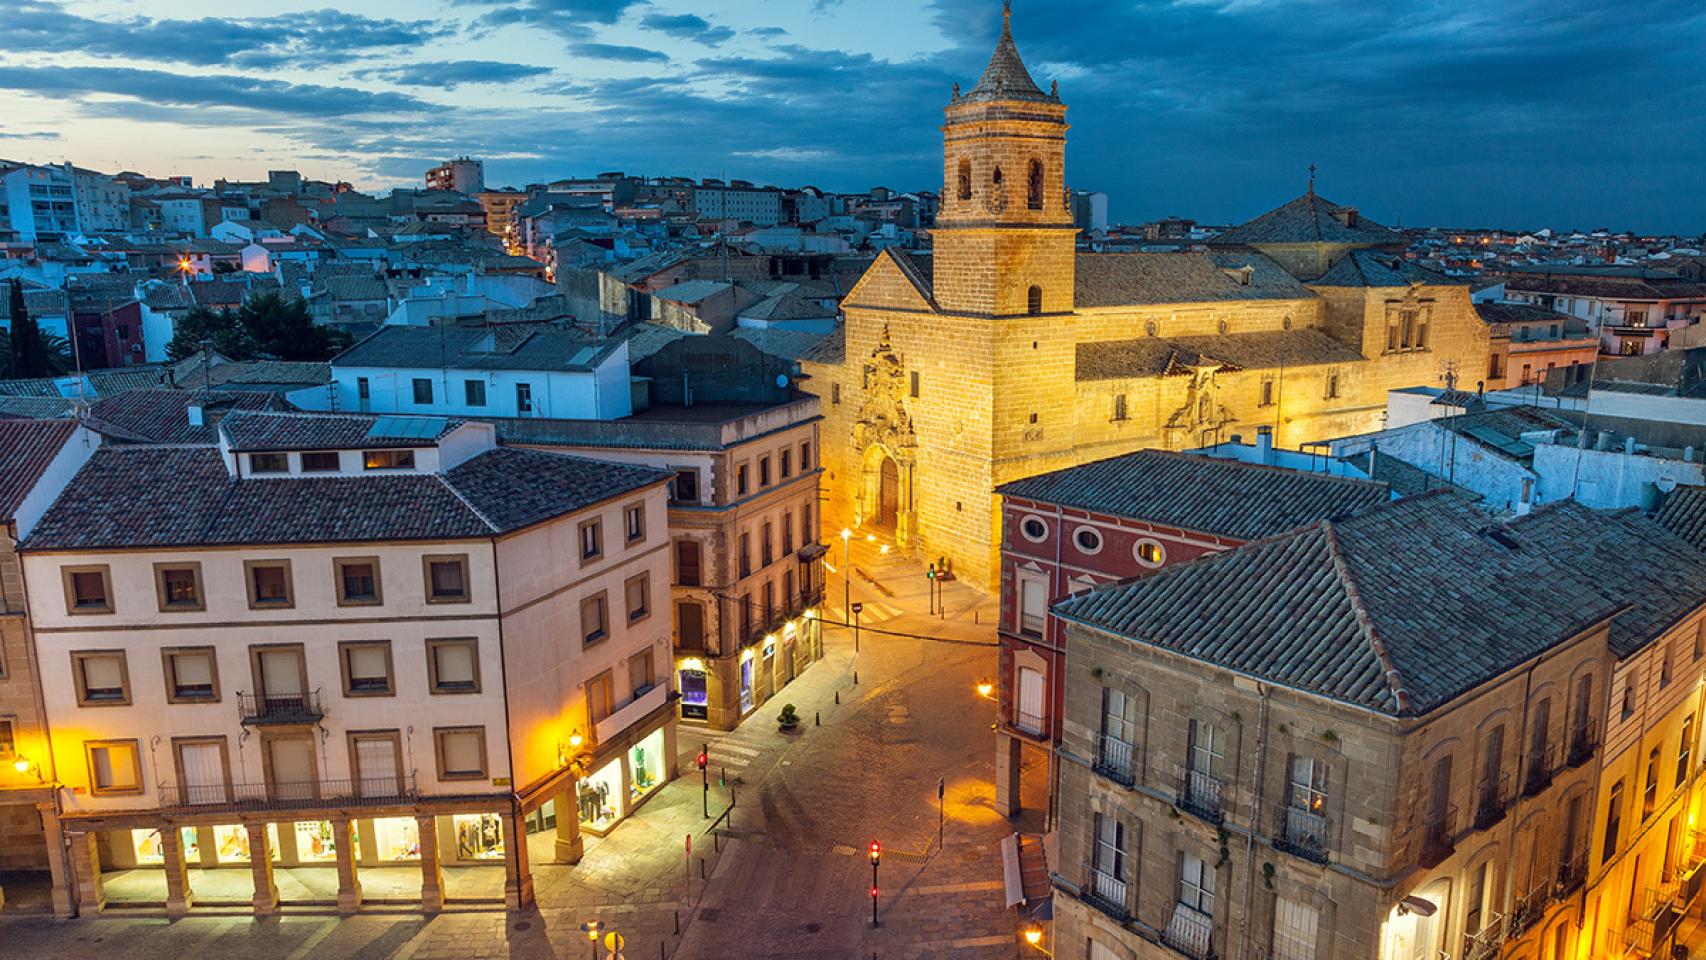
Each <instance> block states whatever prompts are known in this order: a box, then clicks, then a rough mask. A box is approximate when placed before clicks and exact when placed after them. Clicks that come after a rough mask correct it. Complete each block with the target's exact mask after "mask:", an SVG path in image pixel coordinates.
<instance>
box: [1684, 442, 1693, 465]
mask: <svg viewBox="0 0 1706 960" xmlns="http://www.w3.org/2000/svg"><path fill="white" fill-rule="evenodd" d="M1682 459H1683V462H1684V463H1693V462H1694V446H1693V444H1690V445H1688V446H1686V447H1683V448H1682Z"/></svg>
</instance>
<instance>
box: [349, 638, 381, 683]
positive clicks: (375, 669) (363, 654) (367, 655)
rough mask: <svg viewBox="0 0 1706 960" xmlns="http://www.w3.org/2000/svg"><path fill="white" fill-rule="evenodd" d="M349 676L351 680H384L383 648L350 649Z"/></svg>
mask: <svg viewBox="0 0 1706 960" xmlns="http://www.w3.org/2000/svg"><path fill="white" fill-rule="evenodd" d="M349 675H350V679H352V680H357V679H359V680H369V679H372V680H383V679H386V671H385V648H384V647H382V646H378V645H374V646H369V647H350V648H349Z"/></svg>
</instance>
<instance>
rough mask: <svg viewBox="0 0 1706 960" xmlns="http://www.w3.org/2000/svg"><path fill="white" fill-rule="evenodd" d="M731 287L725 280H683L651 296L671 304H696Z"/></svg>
mask: <svg viewBox="0 0 1706 960" xmlns="http://www.w3.org/2000/svg"><path fill="white" fill-rule="evenodd" d="M733 286H734V284H732V283H730V282H728V281H727V280H683V281H681V282H680V283H678V284H675V285H674V286H670V287H665V288H663V289H662V290H658V291H656V292H654V293H653V294H652V296H654V297H656V298H658V299H659V300H668V301H669V302H671V303H686V304H696V303H703V302H705V301H706V300H709V299H711V298H712V297H714V296H717V295H718V294H720V293H726V292H727V291H728V290H729V288H730V287H733Z"/></svg>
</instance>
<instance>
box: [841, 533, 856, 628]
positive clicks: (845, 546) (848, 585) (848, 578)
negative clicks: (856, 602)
mask: <svg viewBox="0 0 1706 960" xmlns="http://www.w3.org/2000/svg"><path fill="white" fill-rule="evenodd" d="M852 553H853V531H851V530H849V529H847V528H846V527H842V528H841V612H842V615H843V616H844V617H845V615H846V613H847V610H848V608H849V607H851V606H852V605H853V567H852V561H851V560H850V559H848V558H849V557H851V556H852Z"/></svg>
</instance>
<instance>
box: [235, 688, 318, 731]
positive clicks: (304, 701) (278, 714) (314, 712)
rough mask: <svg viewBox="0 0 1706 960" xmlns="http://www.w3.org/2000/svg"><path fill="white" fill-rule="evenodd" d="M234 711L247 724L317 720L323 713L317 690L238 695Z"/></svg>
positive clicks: (313, 721)
mask: <svg viewBox="0 0 1706 960" xmlns="http://www.w3.org/2000/svg"><path fill="white" fill-rule="evenodd" d="M237 713H238V716H239V718H240V719H241V720H242V722H243V723H246V724H259V725H265V724H273V723H319V722H320V721H321V719H323V718H324V717H325V716H326V711H325V710H324V709H323V708H322V707H321V706H320V691H319V690H314V691H312V692H310V693H282V694H266V693H243V692H241V691H239V692H238V694H237Z"/></svg>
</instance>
